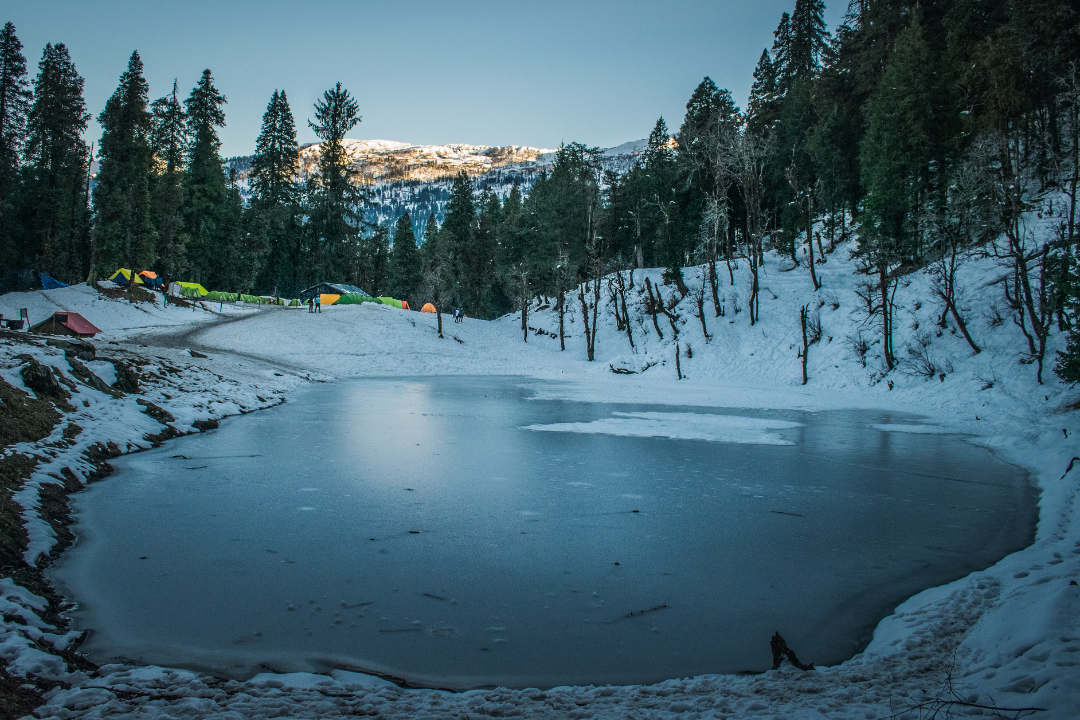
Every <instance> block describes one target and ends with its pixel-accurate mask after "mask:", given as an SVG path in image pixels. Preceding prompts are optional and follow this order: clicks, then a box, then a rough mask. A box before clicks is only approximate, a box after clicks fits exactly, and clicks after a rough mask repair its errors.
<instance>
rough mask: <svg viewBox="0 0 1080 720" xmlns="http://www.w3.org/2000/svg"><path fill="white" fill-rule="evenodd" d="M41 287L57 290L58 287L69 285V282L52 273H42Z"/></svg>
mask: <svg viewBox="0 0 1080 720" xmlns="http://www.w3.org/2000/svg"><path fill="white" fill-rule="evenodd" d="M41 287H42V289H43V290H55V289H56V288H62V287H67V283H62V282H60V281H59V280H57V279H56V278H54V277H52V276H51V275H46V274H45V273H41Z"/></svg>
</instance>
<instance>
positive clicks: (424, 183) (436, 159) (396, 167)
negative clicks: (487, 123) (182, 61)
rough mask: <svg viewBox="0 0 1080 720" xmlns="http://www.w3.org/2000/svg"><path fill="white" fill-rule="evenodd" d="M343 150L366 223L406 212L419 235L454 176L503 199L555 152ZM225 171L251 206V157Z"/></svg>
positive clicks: (620, 156)
mask: <svg viewBox="0 0 1080 720" xmlns="http://www.w3.org/2000/svg"><path fill="white" fill-rule="evenodd" d="M645 145H646V141H645V140H635V141H633V142H628V143H623V144H622V145H619V146H617V147H613V148H608V149H606V150H604V154H603V158H602V162H603V165H604V169H605V170H612V171H614V172H618V173H624V172H626V171H628V170H629V169H630V168H631V167H632V166H633V164H634V162H635V161H636V159H637V157H638V156H639V155H641V153H642V152H643V151H644V149H645ZM345 151H346V152H347V153H348V155H349V158H350V159H351V160H352V164H353V167H355V168H356V169H357V170H359V171H360V173H361V176H362V177H363V181H364V183H365V184H366V185H368V187H369V188H370V190H371V195H372V201H373V204H372V206H371V208H369V210H368V212H367V215H366V219H367V220H368V221H369V222H375V223H380V224H386V223H393V222H395V221H396V220H397V219H398V218H399V217H401V216H402V215H403V214H404V213H406V212H408V213H409V215H410V216H411V217H412V218H413V222H414V225H415V226H416V232H417V235H418V236H419V235H420V234H421V233H422V232H423V227H424V225H425V224H426V222H427V218H428V216H429V215H431V214H434V215H435V217H436V219H437V220H438V221H439V222H440V223H441V222H442V220H443V216H444V212H445V210H446V203H447V201H448V200H449V198H450V187H451V185H452V184H453V179H454V176H455V175H457V174H458V173H459V172H461V171H463V170H464V171H465V172H466V173H467V174H468V175H469V177H470V178H472V179H473V183H474V186H475V187H476V190H477V191H478V192H479V191H483V190H485V189H491V190H492V191H493V192H495V193H496V194H497V195H498V196H499V197H501V198H505V197H506V196H507V194H509V192H510V189H511V188H512V187H513V186H514V184H515V183H516V184H517V185H518V187H519V188H520V189H521V191H522V192H523V193H525V194H528V192H529V190H530V189H531V188H532V186H533V184H534V183H535V182H536V179H537V178H538V177H539V176H540V173H541V171H543V170H544V168H548V167H551V165H552V163H553V162H554V160H555V151H554V150H548V149H543V148H534V147H524V146H520V145H507V146H488V145H465V144H456V143H455V144H449V145H413V144H410V143H404V142H397V141H395V140H351V139H346V140H345ZM319 155H320V153H319V145H317V144H311V145H305V146H303V147H302V148H301V149H300V172H299V175H298V177H297V179H298V180H300V181H301V182H303V181H306V180H307V179H308V177H310V176H311V175H312V174H314V173H316V172H317V171H318V163H319ZM226 168H227V169H228V170H229V172H230V174H232V175H233V177H234V179H235V182H236V183H237V185H238V186H239V187H240V194H241V195H242V196H243V197H244V201H245V202H247V200H248V198H249V197H250V186H249V183H248V174H249V173H250V170H251V157H250V156H243V157H235V158H230V159H229V160H227V161H226Z"/></svg>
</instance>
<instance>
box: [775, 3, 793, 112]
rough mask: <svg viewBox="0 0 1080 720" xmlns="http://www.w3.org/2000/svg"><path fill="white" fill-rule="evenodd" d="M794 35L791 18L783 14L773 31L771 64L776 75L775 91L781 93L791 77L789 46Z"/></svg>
mask: <svg viewBox="0 0 1080 720" xmlns="http://www.w3.org/2000/svg"><path fill="white" fill-rule="evenodd" d="M793 42H794V35H793V33H792V29H791V16H790V15H788V14H787V13H784V14H783V15H781V16H780V24H779V25H777V26H776V30H774V31H773V46H772V62H773V70H774V72H775V73H776V89H777V91H778V92H780V93H783V92H785V91H786V90H787V88H788V85H789V84H790V82H791V76H792V64H791V61H792V58H791V49H792V48H791V45H792V43H793Z"/></svg>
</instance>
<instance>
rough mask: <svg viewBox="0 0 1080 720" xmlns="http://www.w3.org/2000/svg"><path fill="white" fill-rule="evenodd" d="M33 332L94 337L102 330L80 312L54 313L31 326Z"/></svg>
mask: <svg viewBox="0 0 1080 720" xmlns="http://www.w3.org/2000/svg"><path fill="white" fill-rule="evenodd" d="M30 330H31V331H32V332H38V333H45V334H46V335H74V336H76V337H94V336H95V335H97V334H98V333H99V332H101V331H100V330H98V329H97V328H96V327H94V325H93V324H92V323H91V322H90V321H89V320H87V319H86V318H84V317H83V316H82V315H80V314H79V313H74V312H58V313H53V314H52V316H51V317H49V318H48V319H47V320H44V321H42V322H39V323H38V324H37V325H35V326H33V327H32V328H30Z"/></svg>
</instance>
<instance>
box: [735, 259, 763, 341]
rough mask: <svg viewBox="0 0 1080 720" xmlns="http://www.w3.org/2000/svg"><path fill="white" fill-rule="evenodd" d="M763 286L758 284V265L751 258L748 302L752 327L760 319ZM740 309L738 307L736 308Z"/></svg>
mask: <svg viewBox="0 0 1080 720" xmlns="http://www.w3.org/2000/svg"><path fill="white" fill-rule="evenodd" d="M760 294H761V286H760V285H759V284H758V265H757V262H756V261H754V260H753V259H751V260H750V302H749V303H747V305H748V306H749V310H750V327H753V326H754V324H755V323H756V322H757V321H758V313H759V311H760V307H759V305H758V300H759V295H760ZM736 309H738V308H736Z"/></svg>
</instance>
